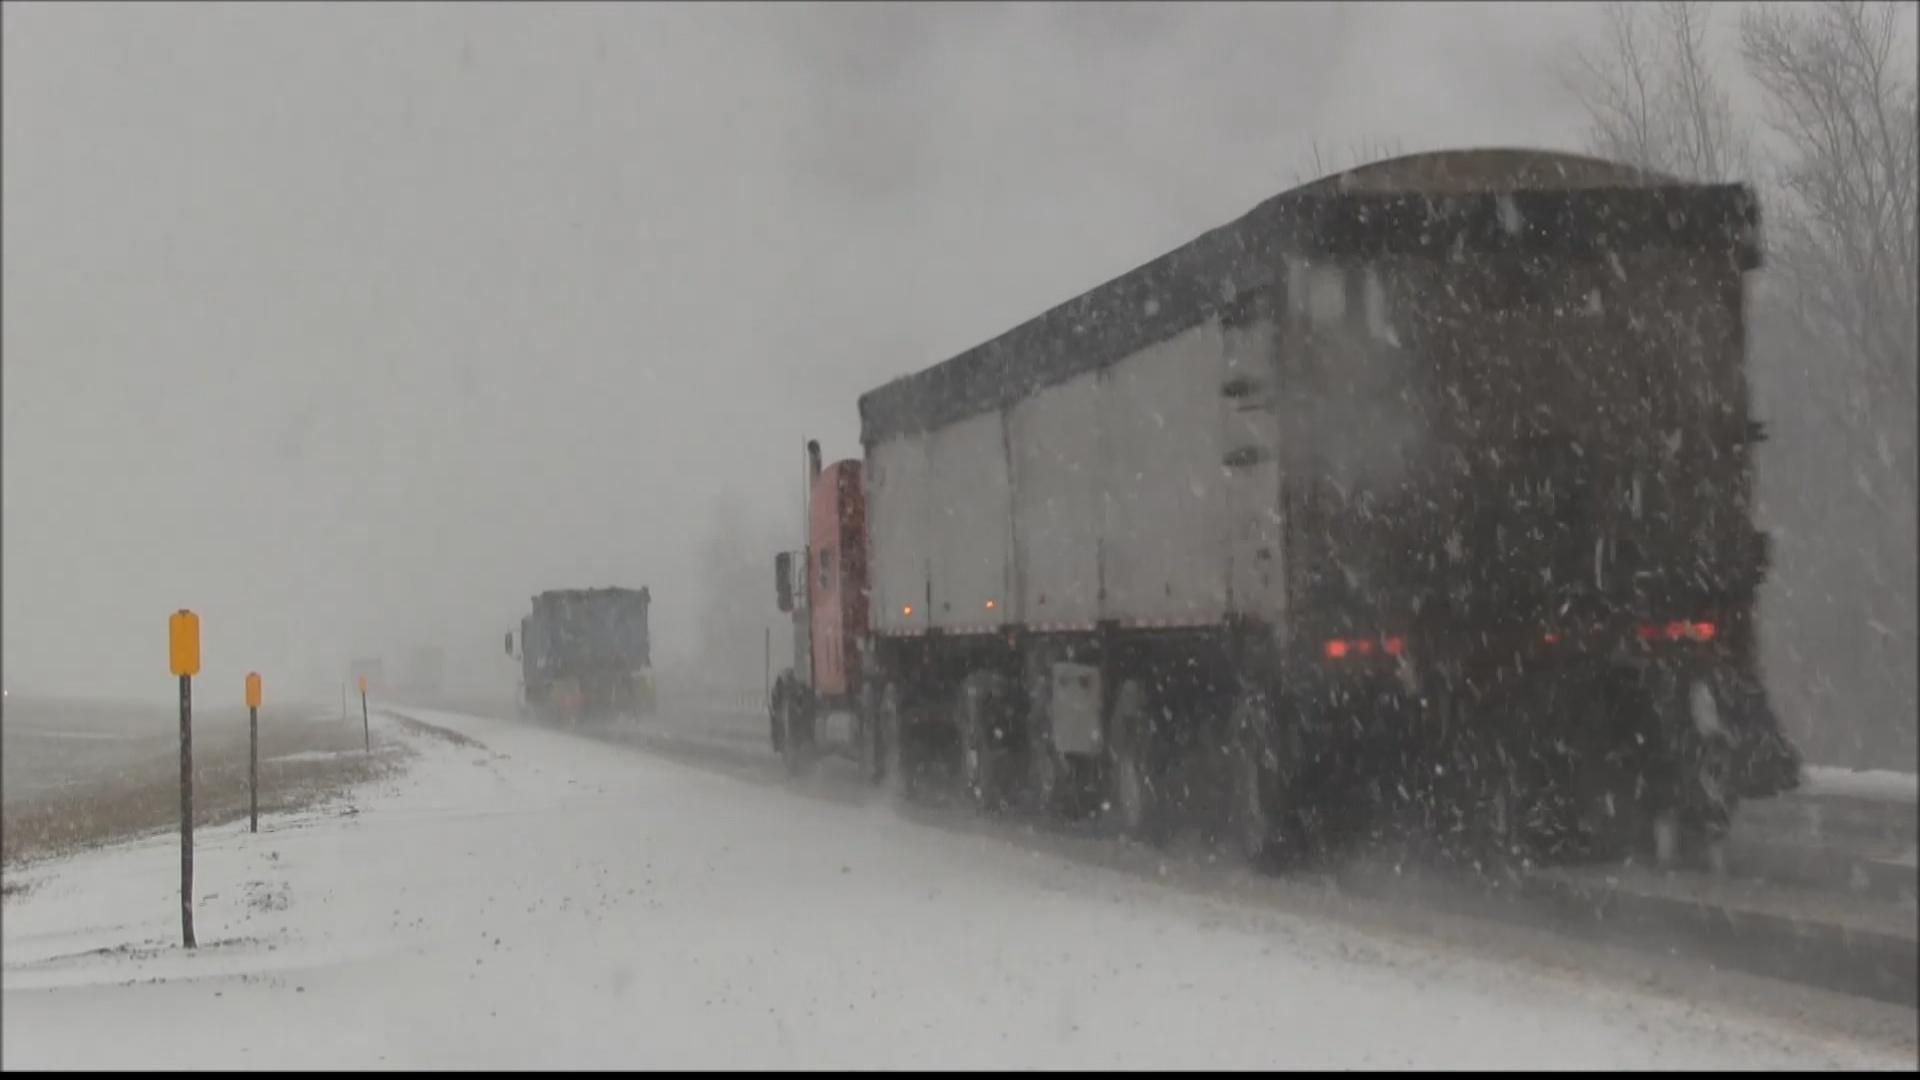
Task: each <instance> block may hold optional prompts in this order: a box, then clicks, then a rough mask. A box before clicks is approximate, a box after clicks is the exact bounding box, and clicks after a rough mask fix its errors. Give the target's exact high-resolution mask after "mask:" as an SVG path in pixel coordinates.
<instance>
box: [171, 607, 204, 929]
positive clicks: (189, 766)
mask: <svg viewBox="0 0 1920 1080" xmlns="http://www.w3.org/2000/svg"><path fill="white" fill-rule="evenodd" d="M167 653H168V660H169V664H168V666H169V667H170V668H171V669H172V670H173V673H174V674H175V675H177V676H179V677H180V937H181V940H182V943H183V944H184V945H185V947H186V948H189V949H191V948H194V947H195V946H194V941H193V677H194V676H195V675H198V674H199V673H200V616H198V615H195V614H194V613H193V612H191V611H188V610H187V609H186V608H181V609H180V610H179V611H176V612H174V613H173V615H172V617H171V618H169V619H168V620H167Z"/></svg>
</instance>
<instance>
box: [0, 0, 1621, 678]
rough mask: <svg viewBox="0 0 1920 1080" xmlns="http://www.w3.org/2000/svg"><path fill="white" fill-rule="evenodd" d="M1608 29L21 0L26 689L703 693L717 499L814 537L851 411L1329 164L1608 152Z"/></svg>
mask: <svg viewBox="0 0 1920 1080" xmlns="http://www.w3.org/2000/svg"><path fill="white" fill-rule="evenodd" d="M1591 18H1592V12H1591V11H1590V10H1589V9H1587V8H1586V7H1585V6H1584V5H1562V4H1432V3H1420V4H1405V5H1398V4H1381V5H1364V4H1332V5H1324V6H1323V5H1316V4H1278V3H1275V4H1260V5H1244V6H1239V5H1226V6H1213V5H1207V4H1184V3H1183V4H1178V5H1169V6H1153V5H1147V6H1140V7H1131V6H1121V5H1104V4H1102V5H1094V4H1073V5H1064V6H1057V7H1056V6H1046V5H1016V6H999V5H989V4H963V5H957V6H953V7H945V6H940V5H932V4H922V3H915V4H905V5H900V6H882V5H877V4H860V5H852V6H846V7H815V6H809V5H804V4H791V5H789V4H780V5H773V6H767V7H760V6H755V5H748V4H710V5H707V4H689V5H686V6H675V5H668V4H632V5H621V4H612V3H594V4H581V5H563V4H553V3H542V4H538V5H531V4H530V5H525V6H521V5H515V4H506V3H488V4H470V5H463V4H452V3H433V4H420V5H407V4H396V3H386V4H315V5H305V4H293V3H275V4H259V5H252V4H249V5H227V6H218V7H216V6H212V5H171V4H158V3H154V4H146V3H143V4H125V5H113V6H108V5H100V6H95V5H90V4H83V3H71V2H66V3H59V4H45V5H42V4H15V3H8V4H7V5H6V8H5V25H4V34H5V56H4V61H5V63H4V96H3V98H0V100H3V101H4V109H5V117H4V121H5V122H4V148H3V151H4V152H3V154H0V160H3V161H4V181H5V192H4V213H5V221H4V230H0V235H3V236H4V248H5V267H4V289H3V290H0V296H4V303H5V322H4V392H3V393H0V406H3V407H4V425H0V430H3V431H4V439H5V445H4V453H3V454H0V465H3V466H4V500H5V507H4V510H5V516H4V537H3V538H0V557H3V558H4V577H5V587H4V589H3V590H0V596H3V597H4V618H5V623H4V633H3V634H0V645H3V647H4V666H5V675H6V678H7V680H8V682H9V684H10V685H29V686H32V687H35V688H38V689H44V690H65V691H84V692H92V693H101V694H112V695H140V694H166V693H168V692H169V691H168V690H167V672H166V648H165V622H166V617H167V614H168V613H169V612H170V611H172V610H173V609H175V608H177V607H180V606H190V607H193V608H195V609H196V610H198V611H199V612H200V613H201V616H202V619H203V625H204V627H205V649H204V652H205V657H206V669H205V672H204V677H203V679H202V680H201V687H202V688H201V690H200V691H199V693H200V694H201V695H202V697H203V698H212V699H216V700H221V699H228V698H231V699H237V698H238V696H239V692H240V685H241V674H242V673H243V672H245V671H246V670H247V669H249V668H257V669H259V670H261V671H263V672H265V673H267V679H268V682H269V684H270V685H274V686H284V685H298V684H302V683H305V684H307V685H309V686H311V685H314V684H318V685H319V686H321V687H331V685H332V683H331V682H330V681H329V680H330V679H331V678H332V677H333V675H334V674H335V673H336V672H337V671H339V670H340V668H341V666H342V665H343V664H344V662H345V660H346V658H347V657H348V656H349V655H352V654H355V653H359V652H372V651H381V650H385V651H387V652H388V653H389V655H394V656H397V655H398V653H399V651H400V650H401V649H403V648H404V647H405V646H406V645H407V644H408V643H410V642H413V641H434V642H441V643H446V644H448V645H450V646H454V647H456V648H461V649H466V648H469V647H470V648H472V649H476V650H477V649H494V650H497V649H498V641H499V634H500V633H501V632H502V631H503V630H505V629H506V628H508V627H509V626H510V625H515V620H517V618H518V615H519V613H520V611H521V608H522V607H523V606H524V605H525V603H526V598H527V597H528V596H529V595H530V594H532V593H534V592H536V591H539V590H541V589H545V588H551V587H565V586H584V585H590V584H614V583H622V584H629V585H638V584H642V583H645V584H648V585H650V586H651V587H652V588H653V591H654V595H655V598H656V604H655V619H654V623H655V634H656V638H657V641H658V646H657V648H658V651H659V653H660V654H661V656H660V658H661V659H672V658H673V657H674V656H676V655H684V653H685V651H686V650H687V649H688V648H690V647H691V644H692V642H693V641H694V640H695V620H696V618H697V614H698V610H699V608H698V605H699V602H700V598H699V597H698V596H697V595H695V594H694V588H695V585H694V582H695V581H696V556H697V549H698V546H699V544H700V542H701V540H702V537H703V532H704V530H705V526H706V524H707V522H708V521H709V519H710V517H711V514H712V508H713V506H714V501H715V500H716V499H717V498H719V497H720V496H722V495H723V494H727V493H730V494H731V495H733V496H735V497H737V498H739V499H741V500H744V501H745V502H746V503H747V504H749V505H750V506H752V507H753V508H755V509H756V510H758V511H759V512H760V513H761V514H762V516H764V517H765V518H767V519H768V520H769V521H773V522H781V523H784V522H787V521H791V520H794V518H795V516H796V513H797V509H796V501H797V494H796V487H797V483H796V476H797V474H798V471H799V465H798V462H797V459H796V456H795V455H796V453H797V448H798V446H799V444H800V442H801V440H802V439H803V438H804V437H806V436H808V435H813V436H816V437H818V438H820V439H821V440H822V442H823V444H824V445H825V447H826V450H827V454H828V456H829V458H830V459H831V458H834V457H840V456H846V455H848V454H851V453H854V452H856V451H857V445H856V440H857V416H856V413H855V409H854V400H855V398H856V396H857V395H858V394H859V393H861V392H862V391H865V390H867V389H870V388H872V387H873V386H876V385H878V384H879V383H881V382H883V381H885V380H886V379H888V378H891V377H893V376H895V375H899V374H904V373H907V372H909V371H912V370H915V369H918V368H921V367H924V366H926V365H928V364H930V363H933V362H935V361H937V360H939V359H942V358H943V357H945V356H947V355H949V354H951V353H954V352H957V351H959V350H961V349H963V348H965V347H967V346H969V345H972V344H974V343H976V342H978V341H980V340H983V339H985V338H987V337H990V336H992V335H994V334H996V333H998V332H1000V331H1002V330H1004V329H1007V328H1008V327H1010V326H1012V325H1013V324H1014V323H1016V322H1018V321H1020V320H1022V319H1024V318H1027V317H1029V316H1031V315H1034V314H1037V313H1038V312H1040V311H1041V310H1044V309H1045V308H1047V307H1049V306H1051V305H1053V304H1055V303H1058V302H1059V301H1061V300H1063V299H1066V298H1067V297H1069V296H1071V295H1073V294H1075V293H1078V292H1081V291H1084V290H1085V289H1087V288H1090V287H1092V286H1094V285H1096V284H1098V283H1099V282H1101V281H1103V280H1105V279H1107V278H1109V277H1112V276H1114V275H1116V274H1119V273H1121V272H1124V271H1125V270H1127V269H1129V268H1131V267H1132V266H1134V265H1137V264H1139V263H1141V262H1144V261H1146V260H1148V259H1150V258H1152V257H1154V256H1156V255H1158V254H1160V253H1162V252H1163V251H1165V250H1167V249H1169V248H1171V247H1173V246H1175V245H1177V244H1179V243H1181V242H1184V241H1185V240H1187V239H1190V238H1191V237H1192V236H1194V235H1196V234H1198V233H1199V232H1200V231H1202V230H1204V229H1206V228H1209V227H1212V226H1214V225H1217V224H1220V223H1222V222H1224V221H1227V220H1229V219H1231V218H1233V217H1236V216H1238V215H1239V214H1241V213H1243V212H1245V211H1246V210H1247V209H1249V208H1251V207H1252V206H1253V205H1254V204H1255V203H1257V202H1258V201H1259V200H1261V199H1262V198H1264V197H1266V196H1268V195H1271V194H1274V193H1276V192H1278V191H1280V190H1282V189H1284V188H1285V187H1288V186H1291V184H1292V183H1293V182H1295V181H1296V180H1298V179H1302V178H1304V177H1305V176H1306V175H1307V174H1308V173H1309V172H1310V171H1311V165H1310V154H1309V146H1310V144H1311V143H1312V142H1314V141H1316V140H1317V141H1318V142H1319V143H1320V144H1321V145H1322V147H1323V149H1325V150H1328V151H1331V152H1332V153H1333V154H1335V155H1336V156H1340V155H1342V154H1343V153H1344V152H1345V151H1347V150H1349V149H1350V148H1352V147H1355V146H1357V145H1359V144H1361V143H1375V144H1378V143H1382V142H1388V141H1391V142H1396V143H1398V144H1399V146H1400V147H1401V148H1402V149H1405V150H1418V149H1427V148H1435V147H1439V146H1443V145H1458V144H1506V145H1539V146H1549V147H1558V148H1565V149H1573V148H1577V146H1578V145H1579V143H1580V136H1581V119H1580V113H1579V110H1578V109H1577V107H1575V106H1574V104H1573V103H1572V102H1571V101H1570V100H1569V98H1568V96H1567V95H1566V94H1565V93H1564V92H1563V91H1562V89H1561V88H1560V86H1559V84H1558V83H1557V81H1556V80H1555V79H1554V77H1553V75H1552V64H1553V61H1554V59H1555V58H1556V57H1557V56H1558V55H1559V54H1560V50H1561V49H1562V48H1563V47H1564V45H1565V44H1566V43H1567V42H1568V41H1569V40H1570V39H1571V38H1573V37H1574V36H1575V35H1576V34H1578V33H1580V32H1582V31H1583V30H1584V29H1585V27H1586V26H1587V25H1590V24H1588V23H1587V22H1586V20H1589V19H1591ZM1341 163H1345V162H1344V161H1342V162H1341ZM769 554H770V553H769ZM749 659H750V660H751V661H752V662H753V663H754V665H756V668H757V663H758V658H757V657H754V658H749Z"/></svg>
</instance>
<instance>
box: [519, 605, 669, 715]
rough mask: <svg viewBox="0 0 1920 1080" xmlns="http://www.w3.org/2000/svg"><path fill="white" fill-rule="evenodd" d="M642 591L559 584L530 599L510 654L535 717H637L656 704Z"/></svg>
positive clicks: (525, 707) (524, 706)
mask: <svg viewBox="0 0 1920 1080" xmlns="http://www.w3.org/2000/svg"><path fill="white" fill-rule="evenodd" d="M652 602H653V595H652V593H651V592H649V591H648V590H647V589H646V588H645V587H644V586H643V587H641V588H639V589H625V588H604V589H556V590H552V591H549V592H543V593H541V594H540V595H538V596H536V597H534V598H533V610H532V611H531V612H529V613H528V614H527V615H526V616H524V617H523V618H521V620H520V642H519V644H520V648H519V650H518V652H517V653H516V651H515V649H514V635H513V631H511V630H509V631H508V632H507V635H506V649H507V655H508V656H510V657H515V656H517V658H518V659H519V661H520V684H521V707H522V710H523V711H524V712H525V713H526V714H528V715H530V716H531V717H533V718H534V719H536V720H552V721H559V722H562V723H577V722H579V721H581V720H608V719H638V718H640V717H645V716H650V715H652V714H653V710H654V687H653V655H652V648H651V643H650V641H649V638H648V625H647V615H648V609H649V607H650V605H651V604H652Z"/></svg>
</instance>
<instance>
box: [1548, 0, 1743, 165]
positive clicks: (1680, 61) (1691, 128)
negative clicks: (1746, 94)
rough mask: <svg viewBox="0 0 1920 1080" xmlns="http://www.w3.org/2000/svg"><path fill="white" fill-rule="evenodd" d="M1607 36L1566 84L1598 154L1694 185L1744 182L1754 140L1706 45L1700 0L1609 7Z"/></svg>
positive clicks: (1579, 54)
mask: <svg viewBox="0 0 1920 1080" xmlns="http://www.w3.org/2000/svg"><path fill="white" fill-rule="evenodd" d="M1603 13H1604V16H1605V22H1606V36H1605V38H1604V39H1602V40H1601V41H1599V42H1597V43H1596V44H1595V45H1594V46H1592V47H1587V48H1582V49H1579V50H1576V51H1575V53H1574V55H1573V58H1572V62H1571V63H1570V64H1569V65H1568V67H1567V70H1566V71H1565V72H1564V73H1563V76H1562V77H1563V79H1564V80H1565V81H1566V83H1567V84H1568V86H1569V87H1570V88H1571V89H1572V90H1573V92H1574V93H1575V95H1576V96H1577V97H1578V98H1579V100H1580V102H1581V103H1582V105H1584V106H1585V108H1586V111H1587V118H1588V122H1589V125H1590V129H1589V131H1588V139H1587V141H1588V144H1589V146H1590V148H1591V149H1592V150H1593V152H1594V153H1595V154H1597V155H1599V156H1601V157H1605V158H1608V159H1611V160H1614V161H1619V162H1623V163H1625V164H1628V165H1633V166H1636V167H1638V168H1641V169H1645V170H1648V171H1651V172H1658V173H1666V174H1669V175H1673V176H1679V177H1683V178H1686V179H1690V180H1726V179H1730V178H1733V177H1740V176H1745V175H1747V174H1748V173H1749V172H1750V171H1751V167H1752V162H1753V145H1752V139H1751V137H1750V135H1749V134H1748V132H1747V131H1746V129H1745V127H1744V125H1742V124H1741V123H1740V122H1739V119H1738V117H1737V116H1736V115H1735V114H1734V111H1733V107H1732V105H1731V103H1730V102H1729V100H1728V98H1727V94H1726V91H1725V89H1724V87H1723V86H1722V79H1721V78H1720V76H1719V73H1718V70H1717V65H1715V64H1714V62H1713V58H1712V53H1711V51H1710V50H1709V48H1708V31H1709V29H1710V28H1711V24H1712V14H1713V13H1712V5H1710V4H1707V3H1704V2H1702V0H1662V2H1660V3H1656V4H1648V3H1627V2H1623V0H1612V2H1610V3H1608V4H1606V5H1605V6H1604V7H1603Z"/></svg>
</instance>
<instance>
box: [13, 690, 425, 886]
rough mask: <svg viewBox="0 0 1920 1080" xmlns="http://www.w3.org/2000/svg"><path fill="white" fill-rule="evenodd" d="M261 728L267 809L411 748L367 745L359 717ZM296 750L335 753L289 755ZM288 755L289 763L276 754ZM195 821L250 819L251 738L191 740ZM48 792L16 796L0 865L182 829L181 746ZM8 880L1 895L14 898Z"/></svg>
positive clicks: (386, 763) (311, 796)
mask: <svg viewBox="0 0 1920 1080" xmlns="http://www.w3.org/2000/svg"><path fill="white" fill-rule="evenodd" d="M260 727H261V732H260V814H261V816H262V817H265V816H267V815H269V814H279V813H286V812H289V811H294V810H299V809H302V808H304V807H307V806H311V805H312V804H314V803H315V802H317V801H319V800H321V799H324V798H326V797H328V796H331V795H334V794H337V793H339V792H340V791H342V790H344V789H346V788H347V787H349V786H351V785H354V784H357V783H362V782H365V781H368V780H372V779H376V778H378V777H380V776H382V775H386V774H388V773H390V772H391V771H392V770H394V769H396V768H398V767H399V765H400V763H401V761H402V759H403V758H404V757H405V755H406V753H407V750H406V748H405V747H404V746H402V745H399V744H396V743H385V744H382V743H378V742H376V743H375V745H374V748H373V753H372V754H366V753H364V752H362V736H361V730H360V725H359V724H358V723H347V722H334V721H317V722H316V721H294V722H273V723H270V722H268V720H267V718H266V717H262V721H261V725H260ZM293 754H331V755H334V756H317V757H310V758H296V759H294V760H284V758H285V756H287V755H293ZM276 759H283V760H276ZM193 764H194V769H193V799H194V807H193V810H194V813H193V818H194V825H195V827H196V828H204V827H207V826H211V825H223V824H226V823H228V822H231V821H236V820H245V818H246V816H247V735H246V732H245V730H244V729H241V730H239V731H237V732H235V731H231V730H226V731H211V732H208V733H207V736H206V737H204V738H202V737H200V736H199V735H198V733H196V739H195V743H194V763H193ZM82 779H83V781H85V782H81V783H77V784H76V785H75V786H73V787H70V788H67V789H64V790H60V791H57V792H52V793H49V794H47V795H45V796H41V797H37V798H33V799H29V800H22V801H20V802H18V803H14V802H9V803H8V804H7V805H6V807H5V814H4V820H0V865H5V866H7V867H13V866H17V865H20V864H22V863H25V862H29V861H33V860H38V859H43V858H47V857H50V856H55V855H61V854H66V853H69V852H72V851H76V850H81V849H85V848H91V847H97V846H100V845H103V844H110V843H115V842H117V841H122V840H128V839H132V838H134V837H138V836H142V835H146V834H149V833H154V832H159V831H164V830H168V829H177V828H178V827H179V822H180V759H179V755H178V752H177V751H175V752H173V753H169V754H164V755H156V756H153V757H149V758H146V759H143V760H141V761H139V762H137V763H135V764H132V765H130V766H129V765H122V766H116V767H115V768H114V769H113V770H112V771H111V772H110V773H107V774H103V775H99V776H97V777H84V778H82ZM17 889H18V886H17V884H13V883H9V884H8V885H7V886H6V887H5V888H4V890H0V895H3V896H5V897H12V896H14V895H16V892H17Z"/></svg>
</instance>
